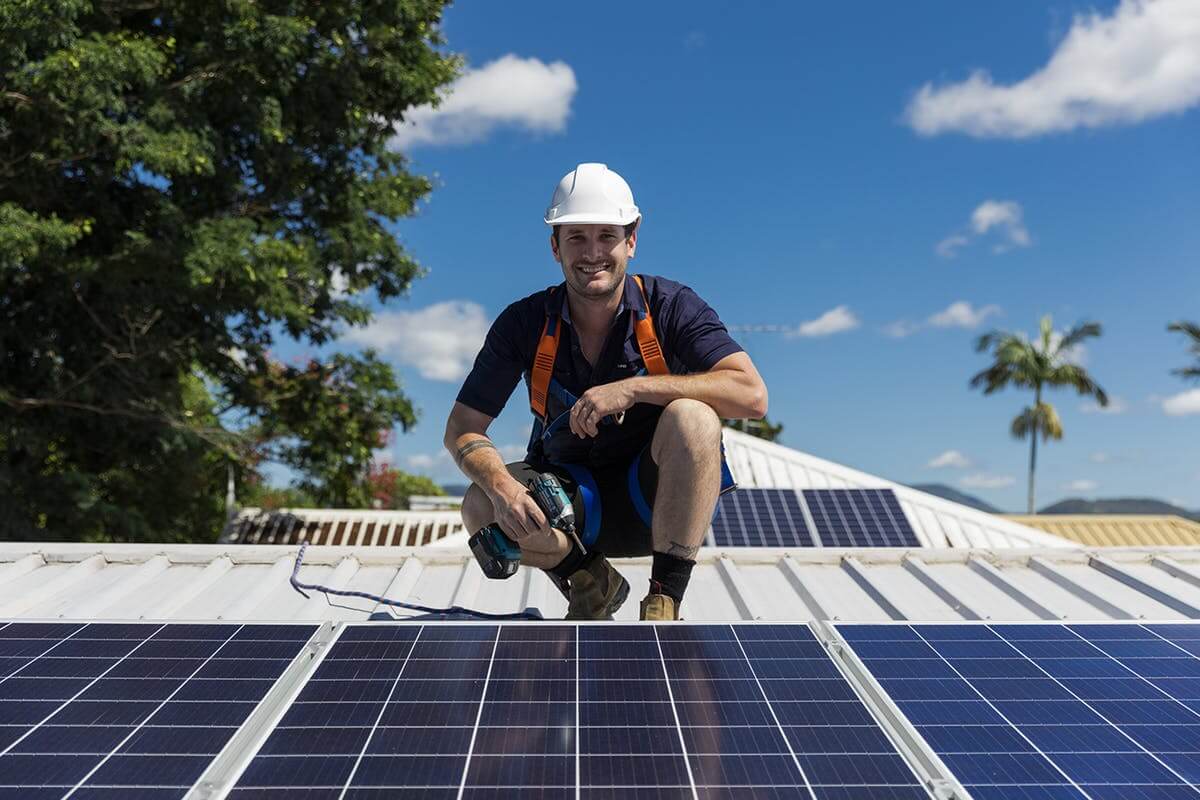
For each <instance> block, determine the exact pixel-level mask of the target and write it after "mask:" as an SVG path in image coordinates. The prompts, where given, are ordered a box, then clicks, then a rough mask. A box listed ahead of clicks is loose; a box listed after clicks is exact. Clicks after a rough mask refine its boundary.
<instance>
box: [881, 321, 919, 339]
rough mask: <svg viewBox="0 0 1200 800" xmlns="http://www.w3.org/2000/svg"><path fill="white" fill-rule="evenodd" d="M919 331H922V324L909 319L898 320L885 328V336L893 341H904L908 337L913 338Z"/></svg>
mask: <svg viewBox="0 0 1200 800" xmlns="http://www.w3.org/2000/svg"><path fill="white" fill-rule="evenodd" d="M919 330H921V323H919V322H913V321H912V320H907V319H898V320H896V321H895V322H889V323H888V324H887V325H884V326H883V332H884V334H885V335H886V336H890V337H892V338H893V339H903V338H905V337H906V336H912V335H913V334H914V333H916V332H917V331H919Z"/></svg>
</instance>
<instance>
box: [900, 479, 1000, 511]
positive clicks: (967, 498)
mask: <svg viewBox="0 0 1200 800" xmlns="http://www.w3.org/2000/svg"><path fill="white" fill-rule="evenodd" d="M909 486H910V487H911V488H913V489H916V490H917V491H919V492H925V493H926V494H931V495H933V496H935V497H940V498H942V499H943V500H949V501H950V502H952V503H960V504H961V505H964V506H970V507H971V508H977V509H979V510H980V511H986V512H988V513H989V514H1000V513H1002V512H1001V511H1000V509H998V508H996V507H995V506H993V505H991V504H989V503H987V502H984V501H983V500H980V499H979V498H978V497H973V496H971V495H969V494H966V493H964V492H960V491H958V490H957V489H953V488H951V487H949V486H947V485H946V484H944V483H913V484H909Z"/></svg>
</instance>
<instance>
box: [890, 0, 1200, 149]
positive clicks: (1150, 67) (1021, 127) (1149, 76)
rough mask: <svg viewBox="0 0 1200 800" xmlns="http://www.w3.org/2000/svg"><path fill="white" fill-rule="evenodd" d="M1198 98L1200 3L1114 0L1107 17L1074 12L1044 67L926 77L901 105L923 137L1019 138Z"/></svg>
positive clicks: (1119, 119) (1125, 119)
mask: <svg viewBox="0 0 1200 800" xmlns="http://www.w3.org/2000/svg"><path fill="white" fill-rule="evenodd" d="M1198 102H1200V3H1197V2H1196V0H1122V2H1121V4H1120V5H1119V6H1118V7H1117V9H1116V10H1115V11H1114V12H1113V13H1112V15H1111V16H1104V15H1102V14H1099V13H1089V14H1081V15H1078V16H1076V17H1075V19H1074V21H1073V22H1072V25H1071V29H1070V30H1069V31H1068V32H1067V35H1066V36H1065V37H1064V38H1063V40H1062V42H1061V43H1060V44H1059V46H1058V49H1057V50H1055V52H1054V54H1053V55H1052V56H1051V57H1050V60H1049V61H1048V62H1047V63H1046V65H1045V66H1044V67H1042V68H1041V69H1039V70H1037V71H1036V72H1034V73H1033V74H1031V75H1029V76H1028V77H1026V78H1024V79H1023V80H1020V81H1018V82H1016V83H1014V84H1011V85H1008V86H1005V85H999V84H996V83H995V82H993V80H992V77H991V75H989V74H988V73H987V72H986V71H985V70H976V71H974V72H972V73H971V75H970V76H969V77H968V78H967V79H966V80H964V81H962V82H960V83H952V84H948V85H945V86H939V87H935V86H934V85H933V84H931V83H927V84H925V85H924V86H922V87H921V88H920V90H918V91H917V94H916V97H914V98H913V100H912V102H910V103H909V105H908V108H907V109H905V119H906V121H907V122H908V124H909V125H910V126H911V127H912V128H913V129H914V130H916V131H917V133H920V134H922V135H925V136H933V135H936V134H939V133H950V132H958V133H965V134H968V135H970V136H977V137H1002V138H1014V139H1021V138H1026V137H1030V136H1038V135H1042V134H1047V133H1056V132H1060V131H1069V130H1074V129H1076V128H1081V127H1082V128H1098V127H1102V126H1105V125H1117V124H1130V123H1135V122H1141V121H1142V120H1146V119H1151V118H1153V117H1157V116H1162V115H1164V114H1171V113H1179V112H1182V111H1184V110H1186V109H1188V108H1190V107H1192V106H1194V105H1195V104H1196V103H1198Z"/></svg>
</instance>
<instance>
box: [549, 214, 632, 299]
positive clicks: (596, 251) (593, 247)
mask: <svg viewBox="0 0 1200 800" xmlns="http://www.w3.org/2000/svg"><path fill="white" fill-rule="evenodd" d="M636 246H637V231H636V230H635V231H634V232H633V233H632V234H630V236H629V238H628V239H626V238H625V229H624V228H623V227H621V226H620V225H562V226H560V227H559V229H558V242H557V243H555V241H554V235H553V234H551V235H550V249H551V250H552V251H553V252H554V260H555V261H557V262H558V263H559V264H561V265H562V271H563V276H564V277H565V278H566V279H567V287H568V288H569V289H571V290H573V291H574V292H575V293H576V294H579V295H582V296H584V297H587V298H594V299H602V298H605V297H608V296H609V295H611V294H612V293H613V292H615V291H617V289H618V288H619V287H620V286H621V285H622V281H624V280H625V267H626V265H628V263H629V259H631V258H633V251H634V249H635V248H636Z"/></svg>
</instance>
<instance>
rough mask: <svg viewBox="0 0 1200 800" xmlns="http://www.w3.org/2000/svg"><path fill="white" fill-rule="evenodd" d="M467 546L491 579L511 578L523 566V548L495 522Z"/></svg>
mask: <svg viewBox="0 0 1200 800" xmlns="http://www.w3.org/2000/svg"><path fill="white" fill-rule="evenodd" d="M467 545H468V546H469V547H470V548H471V552H472V553H473V554H474V555H475V560H476V561H478V562H479V566H480V567H481V568H482V569H483V574H484V575H486V576H488V577H489V578H493V579H498V578H511V577H512V576H513V575H515V574H517V567H519V566H521V548H520V547H517V543H516V542H514V541H513V540H512V539H509V538H508V537H507V536H505V535H504V531H502V530H500V526H499V525H497V524H496V523H494V522H493V523H492V524H491V525H488V526H487V527H486V528H481V529H480V530H479V531H477V532H476V533H475V535H474V536H472V537H471V538H470V539H468V540H467Z"/></svg>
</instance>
